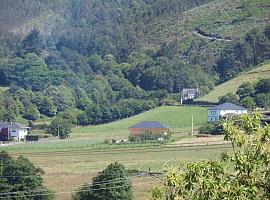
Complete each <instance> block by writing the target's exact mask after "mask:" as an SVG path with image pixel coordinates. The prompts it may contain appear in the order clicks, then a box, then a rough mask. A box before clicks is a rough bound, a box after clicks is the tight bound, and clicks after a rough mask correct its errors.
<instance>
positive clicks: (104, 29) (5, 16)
mask: <svg viewBox="0 0 270 200" xmlns="http://www.w3.org/2000/svg"><path fill="white" fill-rule="evenodd" d="M269 6H270V3H269V1H266V0H254V1H252V0H169V2H168V0H156V1H151V0H133V1H98V0H93V1H89V0H57V1H53V0H27V1H16V0H3V1H0V86H12V87H10V90H8V91H7V92H5V93H4V94H3V93H2V94H1V96H2V97H1V98H0V99H1V101H0V105H1V107H2V108H4V109H8V108H11V107H12V108H19V109H13V110H8V111H7V112H8V113H10V115H9V116H7V115H3V116H1V115H0V120H3V121H7V120H15V119H16V118H17V119H18V118H20V117H21V118H24V119H25V120H27V121H28V120H32V121H36V120H39V119H40V118H43V117H45V118H46V117H54V116H55V115H56V113H60V112H65V111H66V110H67V109H68V108H71V109H79V110H81V111H82V112H81V115H80V118H79V120H78V123H79V124H80V125H95V124H101V123H108V122H112V121H115V120H117V119H123V118H126V117H129V116H133V115H136V114H138V113H141V112H143V111H147V110H150V109H152V108H154V107H157V106H158V105H159V102H160V101H161V100H162V99H165V98H168V97H169V94H171V93H178V94H179V91H181V90H182V88H189V87H197V86H199V87H200V89H201V91H202V92H203V93H204V94H206V93H208V92H209V91H211V90H212V89H213V88H214V86H215V84H216V83H217V82H218V83H222V82H225V81H227V80H229V79H231V78H232V77H236V76H238V75H239V73H241V72H243V71H245V70H247V69H250V68H253V67H254V66H256V65H257V64H259V63H262V62H264V61H266V60H269V59H270V36H269V32H270V26H269V9H268V8H269ZM15 11H16V12H15ZM13 86H14V87H13ZM4 104H5V106H3V105H4ZM2 108H1V109H2ZM7 117H9V118H11V119H7ZM73 117H74V118H76V119H77V116H73ZM74 123H77V122H74Z"/></svg>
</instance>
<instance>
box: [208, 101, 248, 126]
mask: <svg viewBox="0 0 270 200" xmlns="http://www.w3.org/2000/svg"><path fill="white" fill-rule="evenodd" d="M247 111H248V110H247V109H246V108H244V107H241V106H238V105H235V104H233V103H229V102H226V103H223V104H220V105H218V106H214V107H211V108H208V122H215V121H218V120H219V119H221V118H227V117H230V116H235V115H242V114H244V113H247Z"/></svg>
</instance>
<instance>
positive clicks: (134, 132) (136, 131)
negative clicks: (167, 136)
mask: <svg viewBox="0 0 270 200" xmlns="http://www.w3.org/2000/svg"><path fill="white" fill-rule="evenodd" d="M129 131H130V134H131V135H140V134H143V133H152V134H163V133H165V132H167V133H168V132H169V129H166V128H156V129H153V128H152V129H151V128H149V129H147V128H145V129H140V128H130V129H129Z"/></svg>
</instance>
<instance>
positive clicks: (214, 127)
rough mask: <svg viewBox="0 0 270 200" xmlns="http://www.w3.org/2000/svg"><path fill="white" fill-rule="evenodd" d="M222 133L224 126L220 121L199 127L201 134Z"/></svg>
mask: <svg viewBox="0 0 270 200" xmlns="http://www.w3.org/2000/svg"><path fill="white" fill-rule="evenodd" d="M222 133H223V128H222V125H221V123H220V122H212V123H208V124H206V125H203V126H201V127H200V128H199V134H211V135H220V134H222Z"/></svg>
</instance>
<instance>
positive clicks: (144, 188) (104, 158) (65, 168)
mask: <svg viewBox="0 0 270 200" xmlns="http://www.w3.org/2000/svg"><path fill="white" fill-rule="evenodd" d="M230 150H231V146H230V145H229V144H224V145H215V146H193V147H171V148H168V147H167V148H164V147H162V148H161V147H156V148H136V149H135V148H134V149H125V150H121V149H115V150H95V151H92V150H85V151H76V152H75V151H74V152H72V151H70V152H54V153H43V154H41V153H39V154H38V153H36V154H35V153H34V152H32V153H29V152H28V153H25V154H24V155H25V156H26V157H28V158H29V159H30V160H31V161H32V162H33V163H34V164H35V165H37V166H39V167H41V168H42V169H44V170H45V175H44V176H43V177H44V181H45V183H46V185H47V186H48V187H49V188H51V189H53V190H55V191H57V192H59V193H60V192H65V191H69V190H70V191H74V189H76V188H78V187H79V186H80V185H81V184H83V183H85V182H88V183H89V182H91V179H92V177H93V176H95V175H96V174H97V173H98V172H99V171H101V170H102V169H104V168H105V167H106V166H107V165H109V164H110V163H112V162H120V163H122V164H124V165H125V166H126V167H127V169H135V170H138V171H141V172H143V171H149V169H150V171H151V172H162V171H163V168H164V166H165V164H166V163H167V164H168V165H175V164H178V163H186V162H189V161H195V160H197V161H198V160H205V159H215V158H217V157H218V155H219V154H220V153H221V152H226V151H230ZM13 153H14V152H13ZM13 155H14V156H16V154H13ZM56 177H57V178H56ZM130 179H131V180H132V184H133V189H134V193H135V199H136V200H145V199H147V195H148V190H149V189H150V188H151V187H152V186H153V185H154V184H157V183H159V182H160V181H161V179H158V178H156V177H150V176H147V175H145V176H133V177H131V178H130ZM59 188H61V190H60V191H59V190H58V189H59ZM56 199H59V200H69V199H71V193H70V192H68V193H62V194H57V198H56Z"/></svg>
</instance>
